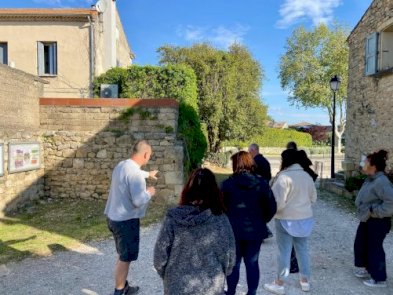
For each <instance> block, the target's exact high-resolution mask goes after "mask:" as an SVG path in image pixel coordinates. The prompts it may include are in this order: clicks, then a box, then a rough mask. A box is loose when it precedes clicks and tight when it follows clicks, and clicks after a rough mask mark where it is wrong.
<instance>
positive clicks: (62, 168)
mask: <svg viewBox="0 0 393 295" xmlns="http://www.w3.org/2000/svg"><path fill="white" fill-rule="evenodd" d="M143 102H144V103H143ZM67 104H68V105H67ZM113 104H115V105H114V106H113ZM116 104H117V106H116ZM110 105H112V106H110ZM130 107H131V108H130ZM40 109H41V129H42V131H43V132H44V133H43V141H44V154H45V156H44V159H45V167H46V170H45V195H46V196H48V197H64V198H104V199H106V198H107V195H108V189H109V184H110V178H111V173H112V170H113V168H114V166H115V165H116V164H117V163H118V162H119V161H121V160H124V159H127V158H129V157H130V155H131V152H132V147H133V145H134V143H135V142H136V140H138V139H146V140H147V141H148V142H149V143H150V144H151V145H152V148H153V156H152V159H151V161H150V162H149V164H148V165H147V166H146V167H144V169H146V170H155V169H158V170H159V171H160V173H159V174H158V180H156V181H151V180H149V181H150V183H151V184H152V185H154V186H155V187H156V189H157V192H158V196H159V197H164V198H171V197H174V196H175V195H179V194H180V192H181V189H182V184H183V145H182V143H181V142H179V141H178V140H177V139H176V131H177V116H178V106H177V103H176V102H175V101H174V100H148V101H141V100H130V99H123V100H120V99H116V100H113V99H109V100H104V99H99V100H97V99H90V100H75V99H71V100H68V101H67V100H65V99H61V100H50V99H41V108H40Z"/></svg>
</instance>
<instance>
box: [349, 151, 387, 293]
mask: <svg viewBox="0 0 393 295" xmlns="http://www.w3.org/2000/svg"><path fill="white" fill-rule="evenodd" d="M386 159H387V152H386V151H384V150H380V151H379V152H376V153H373V154H369V155H368V156H367V159H366V161H365V164H364V166H363V172H364V173H365V174H366V175H367V176H368V177H367V179H366V180H365V182H364V183H363V185H362V187H361V189H360V191H359V193H358V195H357V197H356V200H355V205H356V207H357V209H358V210H357V213H358V218H359V220H360V224H359V227H358V229H357V232H356V238H355V244H354V254H355V266H356V267H358V269H356V270H355V276H356V277H358V278H369V277H370V276H371V278H369V279H367V280H364V281H363V283H364V284H365V285H366V286H369V287H386V286H387V285H386V259H385V251H384V249H383V241H384V239H385V237H386V235H387V234H388V232H389V231H390V227H391V217H392V215H393V185H392V183H391V182H390V181H389V179H388V178H387V177H386V175H385V173H384V171H385V168H386Z"/></svg>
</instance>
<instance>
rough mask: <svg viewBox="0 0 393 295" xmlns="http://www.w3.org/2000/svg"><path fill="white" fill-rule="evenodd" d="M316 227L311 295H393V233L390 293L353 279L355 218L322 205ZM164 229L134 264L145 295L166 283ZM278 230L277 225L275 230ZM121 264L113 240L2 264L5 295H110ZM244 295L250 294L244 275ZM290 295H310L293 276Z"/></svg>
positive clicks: (265, 261)
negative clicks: (159, 248) (158, 263)
mask: <svg viewBox="0 0 393 295" xmlns="http://www.w3.org/2000/svg"><path fill="white" fill-rule="evenodd" d="M315 217H316V221H317V222H316V227H315V229H314V232H313V234H312V236H311V238H310V251H311V259H312V271H313V274H312V278H311V284H312V285H311V287H312V290H311V292H310V293H311V294H321V295H325V294H326V295H330V294H331V295H333V294H334V295H341V294H342V295H347V294H356V295H366V294H367V295H368V294H373V295H379V294H384V295H385V294H386V295H387V294H390V295H391V294H393V247H392V245H393V234H389V236H388V237H387V238H386V240H385V250H386V260H387V262H388V269H387V272H388V277H389V278H390V279H388V288H385V289H382V288H381V289H371V288H369V287H366V286H364V285H363V284H362V282H361V280H360V279H357V278H355V277H354V276H353V275H352V261H353V255H352V245H353V240H354V235H355V231H356V227H357V221H356V219H355V217H354V216H353V215H351V214H348V213H347V211H345V210H344V209H341V208H339V207H336V205H332V204H329V203H327V202H326V201H323V200H320V201H319V202H318V204H317V205H316V207H315ZM159 227H160V225H154V226H151V227H149V228H146V229H144V230H143V231H142V236H141V251H140V256H139V260H138V261H137V262H136V263H134V264H133V265H132V269H131V272H130V275H129V280H131V281H133V282H134V283H136V284H138V285H139V286H141V291H140V293H139V294H141V295H153V294H162V291H161V290H162V287H161V280H160V279H159V277H158V275H157V274H156V273H155V271H154V270H153V266H152V255H153V254H152V252H153V247H154V243H155V240H156V236H157V233H158V230H159ZM270 228H271V229H272V230H273V232H274V229H273V226H270ZM115 259H116V253H115V249H114V243H113V240H106V241H103V242H97V243H91V244H88V245H85V246H84V247H81V248H79V249H74V250H73V251H66V252H57V253H56V254H55V255H53V256H51V257H46V258H39V259H26V260H23V261H22V262H18V263H9V264H7V265H0V294H7V295H13V294H106V295H109V294H110V293H111V292H112V290H113V267H114V262H115ZM260 268H261V280H260V287H259V290H258V294H270V293H268V292H266V291H265V290H263V288H262V285H263V283H266V282H270V281H272V280H273V279H274V277H275V269H276V247H275V240H274V238H273V239H269V240H267V241H266V242H265V243H264V244H262V248H261V255H260ZM242 271H243V273H242V275H241V281H240V285H239V286H238V294H245V292H246V291H247V288H246V283H245V277H244V270H243V269H242ZM286 294H293V295H295V294H304V293H303V292H302V291H300V288H299V286H298V277H297V276H296V275H290V277H289V279H288V281H287V285H286Z"/></svg>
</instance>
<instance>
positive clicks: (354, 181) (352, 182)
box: [345, 174, 367, 192]
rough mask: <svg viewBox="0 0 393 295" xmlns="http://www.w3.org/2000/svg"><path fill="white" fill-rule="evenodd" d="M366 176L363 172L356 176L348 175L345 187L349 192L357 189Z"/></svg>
mask: <svg viewBox="0 0 393 295" xmlns="http://www.w3.org/2000/svg"><path fill="white" fill-rule="evenodd" d="M366 178H367V176H366V175H364V174H359V175H357V176H351V177H348V178H347V179H346V180H345V189H346V190H347V191H349V192H353V191H355V190H359V189H360V188H361V186H362V185H363V182H364V180H365V179H366Z"/></svg>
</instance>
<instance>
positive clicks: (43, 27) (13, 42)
mask: <svg viewBox="0 0 393 295" xmlns="http://www.w3.org/2000/svg"><path fill="white" fill-rule="evenodd" d="M99 3H100V5H99V6H92V7H91V8H89V9H0V63H2V64H8V65H9V66H11V67H13V68H16V69H19V70H22V71H24V72H27V73H30V74H33V75H37V76H39V77H41V78H44V79H45V80H46V81H48V82H49V83H47V84H45V86H44V94H43V96H44V97H68V98H70V97H74V98H83V97H92V81H93V79H94V77H95V76H97V75H100V74H102V73H104V72H105V71H107V70H108V69H110V68H112V67H116V66H120V67H125V66H128V65H130V64H131V58H132V56H133V55H132V53H131V50H130V46H129V44H128V42H127V38H126V36H125V33H124V31H123V27H122V23H121V20H120V17H119V14H118V12H117V9H116V1H114V0H101V1H100V2H99Z"/></svg>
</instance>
